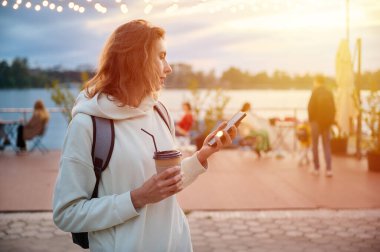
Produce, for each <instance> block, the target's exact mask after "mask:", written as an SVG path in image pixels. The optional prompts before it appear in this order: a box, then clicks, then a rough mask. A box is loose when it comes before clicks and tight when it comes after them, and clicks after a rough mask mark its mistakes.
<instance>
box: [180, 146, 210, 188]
mask: <svg viewBox="0 0 380 252" xmlns="http://www.w3.org/2000/svg"><path fill="white" fill-rule="evenodd" d="M181 169H182V172H183V178H184V181H183V187H184V188H186V187H187V186H189V185H190V184H191V183H193V182H194V180H195V179H196V178H197V177H198V176H199V175H200V174H202V173H204V172H206V171H207V164H206V167H204V166H203V165H202V164H201V163H200V162H199V160H198V157H197V152H195V153H194V154H193V155H192V156H190V157H187V158H184V159H183V160H182V162H181Z"/></svg>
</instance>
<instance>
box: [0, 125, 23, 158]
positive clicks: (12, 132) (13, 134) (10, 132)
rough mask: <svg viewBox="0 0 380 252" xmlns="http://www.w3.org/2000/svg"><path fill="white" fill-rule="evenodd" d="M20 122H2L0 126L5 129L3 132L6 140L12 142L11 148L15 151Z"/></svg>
mask: <svg viewBox="0 0 380 252" xmlns="http://www.w3.org/2000/svg"><path fill="white" fill-rule="evenodd" d="M19 123H20V120H0V126H1V127H3V131H4V134H5V136H4V137H6V138H8V139H9V141H10V146H11V147H12V149H13V150H14V151H17V139H16V138H17V127H18V125H19Z"/></svg>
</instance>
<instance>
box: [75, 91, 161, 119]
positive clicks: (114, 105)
mask: <svg viewBox="0 0 380 252" xmlns="http://www.w3.org/2000/svg"><path fill="white" fill-rule="evenodd" d="M156 103H157V100H155V99H154V98H153V97H150V96H147V97H145V98H144V99H143V100H142V101H141V103H140V105H139V106H138V107H131V106H128V105H125V106H120V105H118V102H117V101H111V100H110V99H109V98H108V97H107V95H105V94H102V93H100V94H96V95H95V96H94V97H93V98H88V97H86V93H85V91H82V92H80V94H79V95H78V97H77V99H76V101H75V104H74V108H73V110H72V116H73V117H74V116H75V115H76V114H78V113H84V114H87V115H93V116H97V117H102V118H107V119H112V120H123V119H128V118H135V117H140V116H144V115H146V114H147V112H148V111H150V110H151V109H152V108H153V106H154V105H155V104H156Z"/></svg>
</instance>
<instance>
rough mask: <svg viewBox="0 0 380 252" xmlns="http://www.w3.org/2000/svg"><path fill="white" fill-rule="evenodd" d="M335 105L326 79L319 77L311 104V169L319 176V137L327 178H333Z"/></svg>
mask: <svg viewBox="0 0 380 252" xmlns="http://www.w3.org/2000/svg"><path fill="white" fill-rule="evenodd" d="M335 111H336V109H335V103H334V97H333V94H332V92H331V91H330V90H329V89H327V87H326V86H325V78H324V77H323V76H322V75H317V76H316V77H315V80H314V89H313V91H312V94H311V97H310V100H309V104H308V116H309V121H310V126H311V134H312V150H313V162H314V168H313V169H311V172H312V173H313V174H316V175H318V174H319V168H320V164H319V153H318V142H319V137H321V138H322V145H323V152H324V156H325V162H326V176H332V175H333V173H332V168H331V146H330V128H331V125H332V124H333V123H334V121H335Z"/></svg>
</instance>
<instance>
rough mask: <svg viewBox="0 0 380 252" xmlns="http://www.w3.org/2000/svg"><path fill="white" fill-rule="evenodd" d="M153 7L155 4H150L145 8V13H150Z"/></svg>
mask: <svg viewBox="0 0 380 252" xmlns="http://www.w3.org/2000/svg"><path fill="white" fill-rule="evenodd" d="M152 9H153V5H151V4H148V5H147V6H146V7H145V8H144V13H145V14H149V13H150V12H151V11H152Z"/></svg>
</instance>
